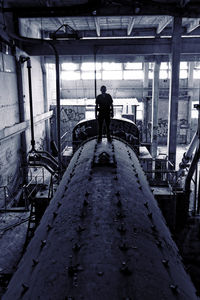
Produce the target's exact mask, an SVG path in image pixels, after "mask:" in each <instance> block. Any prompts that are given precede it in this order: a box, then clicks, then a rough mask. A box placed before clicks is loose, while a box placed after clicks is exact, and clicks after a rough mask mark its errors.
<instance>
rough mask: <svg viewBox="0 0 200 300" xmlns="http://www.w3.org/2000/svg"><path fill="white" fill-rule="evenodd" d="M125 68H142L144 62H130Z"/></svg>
mask: <svg viewBox="0 0 200 300" xmlns="http://www.w3.org/2000/svg"><path fill="white" fill-rule="evenodd" d="M124 68H125V70H142V63H141V62H136V63H135V62H128V63H126V64H124Z"/></svg>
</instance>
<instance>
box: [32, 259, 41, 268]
mask: <svg viewBox="0 0 200 300" xmlns="http://www.w3.org/2000/svg"><path fill="white" fill-rule="evenodd" d="M32 262H33V267H35V266H37V264H38V263H39V261H38V260H37V259H32Z"/></svg>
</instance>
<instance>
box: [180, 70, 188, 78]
mask: <svg viewBox="0 0 200 300" xmlns="http://www.w3.org/2000/svg"><path fill="white" fill-rule="evenodd" d="M179 77H180V78H181V79H186V78H188V71H187V70H180V76H179Z"/></svg>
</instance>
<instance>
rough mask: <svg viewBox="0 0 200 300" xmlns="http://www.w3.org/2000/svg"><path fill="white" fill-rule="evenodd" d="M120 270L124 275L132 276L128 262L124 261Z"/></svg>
mask: <svg viewBox="0 0 200 300" xmlns="http://www.w3.org/2000/svg"><path fill="white" fill-rule="evenodd" d="M120 272H121V273H122V274H123V275H127V276H130V275H131V274H132V271H131V270H130V269H129V267H128V265H127V263H126V262H122V267H121V268H120Z"/></svg>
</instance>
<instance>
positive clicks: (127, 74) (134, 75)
mask: <svg viewBox="0 0 200 300" xmlns="http://www.w3.org/2000/svg"><path fill="white" fill-rule="evenodd" d="M124 79H125V80H128V79H129V80H131V79H132V80H138V79H144V72H143V71H142V70H132V71H124Z"/></svg>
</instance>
